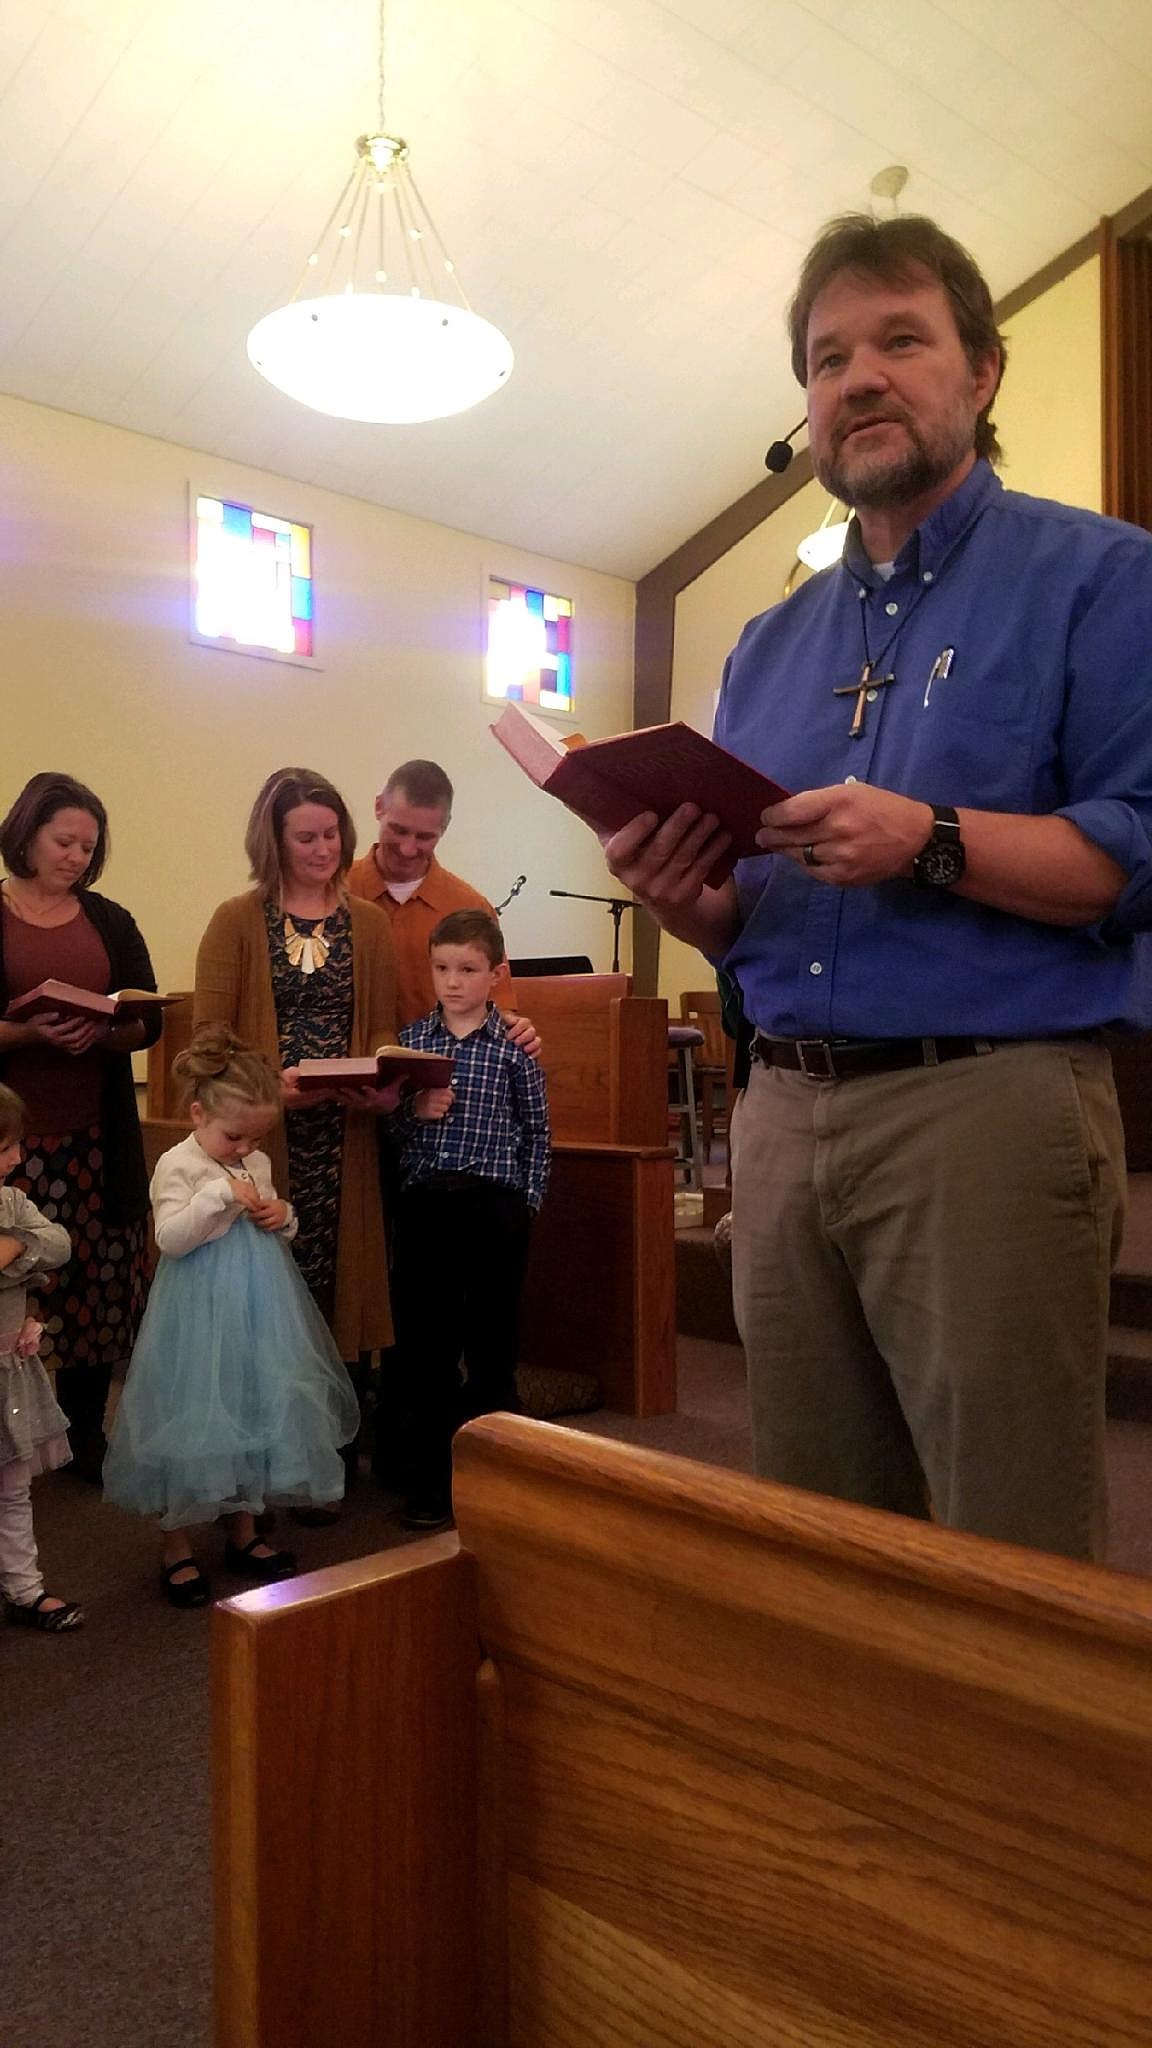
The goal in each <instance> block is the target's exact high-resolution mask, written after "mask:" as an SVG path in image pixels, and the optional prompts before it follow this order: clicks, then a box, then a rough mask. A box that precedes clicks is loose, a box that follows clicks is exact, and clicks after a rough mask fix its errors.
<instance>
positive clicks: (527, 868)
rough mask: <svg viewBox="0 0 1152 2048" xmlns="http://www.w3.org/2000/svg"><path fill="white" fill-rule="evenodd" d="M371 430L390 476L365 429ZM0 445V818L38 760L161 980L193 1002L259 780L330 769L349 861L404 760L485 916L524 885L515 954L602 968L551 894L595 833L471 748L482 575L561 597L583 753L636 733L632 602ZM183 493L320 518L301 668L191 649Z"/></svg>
mask: <svg viewBox="0 0 1152 2048" xmlns="http://www.w3.org/2000/svg"><path fill="white" fill-rule="evenodd" d="M365 431H366V432H372V431H379V432H380V433H381V435H382V438H381V441H380V447H381V455H382V459H384V457H385V456H386V450H387V440H386V438H385V437H384V435H385V430H373V429H366V430H365ZM0 451H2V452H0V478H2V496H0V616H2V617H3V620H4V722H3V753H2V761H3V775H2V778H0V806H2V807H3V808H6V807H7V805H8V803H9V802H10V801H11V800H12V798H13V797H14V796H15V794H16V793H17V791H18V790H19V789H20V788H21V786H22V784H23V783H24V781H25V780H26V778H27V777H28V776H29V775H31V774H33V773H34V772H35V771H36V770H38V769H43V768H49V767H51V768H61V769H64V770H66V771H68V772H69V773H71V774H74V775H77V776H79V777H80V778H81V779H82V780H83V781H85V782H88V783H90V784H91V786H92V787H93V788H94V789H96V791H97V792H98V793H99V794H100V796H101V797H102V798H103V799H104V801H105V803H106V804H107V806H108V809H109V813H110V817H111V825H112V837H113V845H114V852H113V858H112V861H111V863H110V865H109V867H108V869H107V872H106V880H105V882H104V883H103V884H102V885H101V886H102V887H106V888H107V890H108V893H109V894H110V895H113V896H115V897H117V898H119V899H120V900H121V901H123V902H125V903H126V904H127V905H128V906H129V908H130V909H131V910H132V912H133V914H134V915H135V917H136V918H137V921H138V922H139V924H140V925H141V927H142V929H143V931H144V933H145V936H146V937H147V939H148V942H149V945H150V947H151V949H152V954H153V960H154V963H155V966H156V970H157V974H158V977H159V981H160V986H161V987H162V988H163V987H183V986H185V985H187V983H188V979H189V976H190V974H191V972H192V965H193V959H194V955H195V949H196V943H197V940H198V938H199V934H200V932H201V930H202V928H203V926H204V924H205V922H206V920H207V917H208V915H209V913H210V911H211V910H212V908H213V906H214V905H215V904H216V903H217V902H218V901H219V900H220V899H221V898H222V897H223V896H226V895H230V894H233V893H234V892H235V891H237V890H238V889H241V888H243V887H244V885H245V880H246V866H245V862H244V857H243V851H242V840H243V833H244V822H245V818H246V816H247V813H248V809H249V806H250V804H251V802H252V798H253V796H254V795H255V793H256V790H257V788H258V786H259V784H260V783H261V781H262V780H263V778H264V776H265V775H266V774H267V773H268V772H269V771H270V770H271V769H273V768H276V767H279V766H283V765H286V764H289V763H292V764H301V765H305V766H308V767H312V768H316V769H318V770H320V771H321V772H322V773H324V774H326V775H328V776H330V777H331V779H332V780H333V781H334V782H335V783H336V785H337V787H338V788H340V789H341V790H342V791H343V793H344V795H345V797H346V798H347V800H348V803H349V804H350V806H351V807H352V810H353V813H354V815H355V817H356V819H357V821H358V823H359V825H360V828H361V844H362V846H363V845H365V844H367V842H368V839H369V837H370V835H371V832H372V829H373V820H372V800H373V797H374V795H375V793H376V791H377V789H378V788H379V786H380V784H381V782H382V781H383V780H384V777H385V775H386V773H387V771H388V770H389V769H390V768H391V767H393V766H395V765H396V764H397V763H398V762H400V761H402V760H405V759H408V758H411V757H412V756H415V755H424V756H430V757H432V758H433V759H435V760H438V761H440V762H441V763H442V764H443V766H444V767H445V768H446V769H447V771H448V773H449V775H450V776H451V777H452V780H453V782H454V783H455V784H456V790H457V797H456V815H455V818H454V821H453V824H452V826H451V829H450V831H449V833H448V835H447V838H446V839H445V841H444V846H443V853H444V857H445V860H446V861H447V863H448V865H449V866H450V867H452V868H454V869H456V870H457V872H459V873H461V874H463V875H465V876H467V878H468V879H469V880H470V881H472V882H473V883H475V885H476V886H477V887H478V888H480V889H483V890H484V891H485V893H486V894H488V895H489V896H490V897H492V898H493V900H495V901H498V900H499V899H500V897H502V896H504V895H505V894H506V893H507V890H508V888H509V886H510V884H511V882H512V881H513V880H514V878H515V877H516V875H518V874H519V873H521V872H524V873H526V874H527V875H528V878H529V886H528V888H526V889H525V890H524V891H523V893H522V894H521V895H520V897H519V898H518V899H517V901H516V902H515V903H514V904H512V905H511V906H510V907H509V909H508V911H507V912H506V914H505V920H504V922H505V933H506V938H507V942H508V945H509V949H510V951H511V952H513V953H529V954H530V953H545V952H547V953H551V952H557V951H559V952H584V951H586V952H589V953H590V954H591V955H592V959H593V962H594V964H595V965H596V966H598V967H601V968H606V967H607V966H608V964H609V962H610V959H611V950H610V947H611V924H610V921H609V918H608V914H607V912H606V911H599V910H597V909H596V907H595V906H594V905H584V904H578V903H571V904H559V903H554V902H552V901H551V900H550V899H549V896H548V894H547V891H548V889H549V887H559V888H568V889H577V890H587V891H589V892H593V893H596V892H599V893H608V888H609V877H608V875H607V873H606V870H605V868H604V864H603V860H602V858H601V856H600V851H599V848H598V847H597V845H596V842H595V840H594V838H593V837H592V835H591V834H590V833H589V832H588V831H587V830H586V829H585V828H584V827H583V826H581V825H579V824H578V823H577V822H576V820H575V819H574V818H571V817H570V816H569V814H568V813H567V811H565V810H564V809H563V807H562V806H561V805H560V804H557V803H554V802H553V801H552V800H551V799H550V798H548V797H545V796H543V795H541V794H540V793H539V792H538V791H536V790H535V789H533V787H532V786H531V784H530V783H528V781H527V780H526V778H525V777H524V776H523V775H522V774H521V773H520V771H519V769H517V768H516V767H515V766H514V765H513V763H512V762H511V761H510V760H509V759H508V758H507V756H506V755H505V754H504V753H503V751H502V749H501V748H500V747H499V746H498V745H497V743H496V741H495V740H493V739H491V738H490V737H489V735H488V732H487V730H486V728H487V727H488V725H489V724H490V723H491V721H492V719H493V718H494V717H495V716H496V715H497V714H496V709H495V708H494V707H492V706H489V705H486V704H485V703H484V702H483V700H482V697H481V655H480V648H481V633H482V602H483V578H484V576H485V574H486V573H487V572H488V571H492V572H495V573H496V574H500V575H505V576H506V575H509V574H512V575H514V576H520V577H525V578H528V579H530V580H539V581H541V582H543V584H544V585H545V586H546V587H549V588H552V589H555V590H557V591H558V592H559V593H560V594H561V595H564V596H570V597H572V598H573V599H574V601H575V608H576V632H577V640H576V646H577V656H576V659H577V689H578V691H579V702H578V722H579V724H580V727H581V729H582V730H583V731H585V732H586V733H588V734H589V735H599V734H603V733H611V732H618V731H620V730H621V729H622V728H624V727H626V726H628V725H629V724H630V723H631V689H632V681H631V671H632V622H633V590H632V586H631V584H629V583H625V582H622V581H619V580H617V579H615V578H613V577H609V576H603V575H599V574H597V573H595V572H593V571H590V570H586V569H575V568H571V567H569V566H567V565H565V564H562V563H558V562H553V561H549V560H547V559H546V558H544V557H541V556H537V555H529V554H523V553H519V552H517V551H516V550H514V549H512V548H507V547H501V546H497V545H496V544H494V543H489V542H486V541H484V540H480V539H477V538H475V537H474V536H472V535H470V534H466V533H458V532H455V531H452V530H450V529H448V528H446V527H440V526H433V525H430V524H428V523H426V522H424V521H421V520H417V519H409V518H406V517H404V516H402V515H400V514H398V513H394V512H387V511H383V510H381V509H380V508H378V507H376V506H374V505H368V504H365V503H363V502H361V501H359V500H356V499H351V498H344V497H340V496H338V495H336V494H335V493H333V492H330V491H323V490H318V489H315V488H313V487H311V486H308V485H304V484H299V483H292V482H288V481H285V480H284V479H281V478H278V477H275V476H269V475H267V474H265V473H263V472H260V471H257V470H249V469H245V468H242V467H240V466H239V465H237V464H234V463H229V462H224V461H220V460H217V459H215V458H213V457H209V456H202V455H197V454H195V453H192V452H190V451H189V450H187V449H183V448H179V447H175V446H173V445H171V444H170V443H167V442H162V441H154V440H150V439H147V438H145V437H144V436H142V435H139V434H130V433H126V432H123V431H121V430H119V429H117V428H113V427H106V426H100V425H97V424H95V423H94V422H92V421H89V420H83V419H78V418H74V417H72V416H71V415H69V414H65V413H59V412H54V411H51V410H49V409H48V408H46V407H41V406H35V405H27V404H24V403H22V402H20V401H18V400H14V399H4V398H0ZM190 482H192V483H193V484H194V485H195V486H196V487H197V488H199V489H200V490H203V491H209V492H213V493H217V494H223V495H226V496H234V497H238V498H240V499H243V500H246V501H247V502H249V503H253V504H256V505H258V506H259V507H260V508H261V509H262V510H265V511H271V512H277V513H282V514H285V515H286V516H288V517H290V518H294V519H300V520H305V521H308V522H310V523H311V524H312V525H313V526H314V528H315V546H316V574H317V586H318V598H317V606H318V621H317V628H318V652H319V654H320V658H321V660H322V662H323V668H322V669H321V670H313V669H308V668H298V667H293V666H291V665H288V664H285V663H282V662H274V661H265V660H259V659H256V658H253V657H245V656H243V655H239V654H232V653H225V652H222V651H220V650H219V649H216V648H206V647H200V646H196V645H193V644H192V643H191V642H190V641H189V638H188V615H189V614H188V568H187V562H188V540H187V521H188V486H189V483H190ZM565 729H566V728H564V727H562V726H561V727H558V730H565Z"/></svg>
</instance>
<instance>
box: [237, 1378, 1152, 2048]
mask: <svg viewBox="0 0 1152 2048" xmlns="http://www.w3.org/2000/svg"><path fill="white" fill-rule="evenodd" d="M457 1441H458V1448H459V1455H458V1461H457V1481H456V1498H457V1509H458V1521H459V1532H460V1545H461V1547H460V1548H459V1549H458V1550H456V1549H454V1547H453V1544H452V1540H451V1539H448V1538H440V1539H436V1544H435V1546H431V1545H428V1544H419V1545H416V1546H414V1547H412V1548H411V1549H409V1550H408V1551H407V1552H404V1553H396V1552H392V1553H389V1554H388V1555H387V1556H385V1557H382V1558H378V1559H368V1560H364V1561H362V1563H361V1564H360V1565H358V1566H343V1567H339V1568H338V1569H337V1571H336V1572H329V1573H322V1574H318V1575H317V1576H316V1577H315V1578H313V1579H311V1580H303V1581H300V1582H298V1583H297V1584H296V1585H295V1586H284V1587H278V1588H275V1589H272V1590H270V1591H267V1592H260V1593H255V1594H249V1595H246V1596H244V1597H243V1598H242V1599H240V1600H238V1601H234V1602H230V1603H228V1604H227V1605H226V1606H224V1607H222V1608H219V1609H218V1610H217V1614H216V1629H217V1641H216V1684H217V1689H218V1694H217V1697H218V1714H217V1724H216V1740H217V1757H218V1772H219V1776H218V1786H219V1788H220V1793H219V1804H218V1816H219V1853H220V1862H219V1869H218V1911H219V1961H220V1976H219V1984H220V1994H221V1996H220V2032H219V2035H218V2048H273V2044H274V2048H305V2043H311V2042H313V2041H314V2040H315V2039H317V2038H319V2036H318V2035H316V2034H315V2033H309V2030H308V2029H309V2025H310V2024H312V2025H314V2024H315V2022H316V2019H317V2016H318V2015H321V2014H323V2015H325V2017H326V2018H327V2019H328V2022H329V2030H328V2032H327V2033H326V2034H325V2036H324V2038H330V2039H332V2040H339V2041H340V2042H341V2048H430V2044H432V2043H433V2042H434V2043H435V2048H653V2044H655V2043H657V2042H658V2043H659V2044H660V2048H765V2044H773V2048H775V2044H788V2048H1006V2044H1007V2048H1014V2044H1018V2048H1041V2044H1043V2048H1048V2044H1060V2048H1137V2044H1140V2048H1143V2044H1144V2043H1146V2041H1147V2038H1148V2018H1147V2015H1148V2013H1149V2011H1150V2010H1152V1840H1150V1831H1149V1828H1148V1821H1147V1816H1148V1802H1149V1791H1150V1789H1152V1788H1150V1783H1149V1778H1150V1772H1149V1763H1150V1759H1152V1589H1150V1588H1149V1587H1148V1586H1147V1585H1146V1584H1144V1583H1143V1582H1142V1581H1139V1580H1136V1579H1131V1578H1125V1577H1121V1576H1119V1575H1116V1574H1111V1573H1107V1572H1104V1571H1101V1570H1097V1569H1096V1568H1093V1567H1089V1566H1079V1565H1071V1564H1067V1563H1064V1562H1063V1561H1061V1560H1057V1559H1052V1558H1047V1557H1042V1556H1040V1555H1039V1554H1037V1553H1033V1552H1028V1551H1024V1550H1016V1549H1011V1548H1009V1547H1007V1546H1003V1545H997V1544H992V1543H989V1542H984V1541H980V1540H978V1539H975V1538H964V1537H958V1536H955V1535H951V1534H949V1533H948V1532H946V1531H941V1530H937V1529H933V1528H931V1527H928V1526H921V1525H919V1524H911V1523H908V1522H905V1521H902V1520H899V1519H897V1518H895V1517H888V1516H883V1515H879V1514H874V1513H871V1512H869V1511H866V1510H861V1509H853V1508H849V1507H845V1506H843V1505H842V1504H838V1503H834V1502H829V1501H824V1500H821V1499H819V1498H818V1497H816V1496H812V1495H806V1494H802V1493H799V1492H794V1491H791V1490H789V1489H785V1488H778V1487H772V1486H768V1485H763V1484H760V1483H758V1482H756V1481H753V1480H750V1479H744V1478H737V1477H733V1476H732V1475H729V1474H725V1473H721V1472H719V1471H716V1470H714V1469H711V1468H708V1467H705V1466H699V1465H694V1464H692V1463H690V1462H686V1461H684V1460H680V1459H671V1458H661V1457H656V1456H653V1455H652V1454H650V1453H646V1452H642V1451H638V1450H636V1449H633V1448H630V1447H628V1446H625V1445H620V1444H613V1443H609V1442H606V1441H603V1440H599V1439H595V1438H589V1437H585V1436H583V1435H578V1434H576V1433H575V1432H570V1431H566V1430H555V1429H547V1428H545V1427H542V1426H541V1425H538V1424H532V1423H527V1422H523V1421H520V1420H517V1419H513V1418H510V1417H492V1418H488V1419H486V1420H485V1421H482V1422H479V1423H476V1424H473V1425H471V1426H470V1427H469V1428H468V1429H467V1430H466V1431H465V1432H464V1433H463V1435H462V1437H461V1438H459V1439H458V1440H457ZM342 1575H343V1576H342ZM473 1587H474V1597H475V1600H476V1603H477V1604H476V1609H475V1622H473V1620H472V1618H471V1609H470V1604H469V1603H470V1601H471V1599H472V1598H473ZM473 1627H474V1628H475V1635H474V1636H472V1637H471V1638H470V1648H469V1647H468V1644H467V1643H466V1644H465V1647H463V1648H462V1640H463V1639H465V1638H468V1636H469V1631H470V1630H471V1629H472V1628H473ZM430 1659H432V1660H435V1659H440V1660H442V1669H443V1685H442V1687H439V1686H438V1685H437V1683H436V1681H435V1679H430V1676H429V1660H430ZM469 1672H470V1673H471V1682H469V1680H468V1673H469ZM433 1699H434V1700H436V1701H437V1706H436V1710H435V1712H434V1713H433V1712H432V1711H431V1707H430V1702H431V1701H432V1700H433ZM280 1703H283V1722H282V1723H281V1705H280ZM254 1717H255V1718H254ZM473 1773H474V1775H472V1774H473ZM365 1813H367V1814H369V1815H370V1816H371V1825H368V1824H367V1823H366V1822H365V1819H364V1815H365ZM345 1814H346V1815H347V1816H348V1817H349V1818H348V1828H349V1832H348V1834H347V1835H346V1836H344V1835H341V1833H340V1830H339V1827H338V1825H337V1819H336V1816H337V1815H345ZM469 1814H473V1815H474V1817H475V1834H474V1835H473V1834H470V1833H469V1819H468V1816H469ZM390 1829H391V1830H392V1833H391V1836H390V1835H389V1833H388V1830H390ZM441 1831H443V1832H441ZM433 1841H440V1842H447V1841H451V1842H452V1844H453V1856H454V1858H455V1864H454V1868H455V1876H456V1880H457V1881H456V1883H455V1885H453V1884H452V1883H451V1882H449V1877H448V1874H447V1872H446V1870H445V1867H444V1865H443V1863H439V1864H436V1863H435V1862H434V1864H433V1867H432V1868H431V1870H430V1869H429V1865H428V1858H429V1855H430V1854H431V1850H430V1847H429V1844H430V1843H431V1842H433ZM473 1866H474V1868H475V1877H476V1891H475V1894H474V1899H475V1906H474V1910H473V1905H472V1900H473V1894H472V1892H471V1890H470V1886H471V1882H472V1876H473ZM302 1868H306V1869H307V1873H308V1883H307V1885H304V1884H303V1883H302V1882H297V1881H296V1879H295V1878H292V1880H291V1882H290V1883H289V1884H288V1886H287V1888H285V1885H284V1882H283V1880H284V1873H285V1871H286V1870H287V1872H288V1873H289V1874H290V1875H291V1873H293V1872H296V1873H298V1872H299V1871H300V1870H301V1869H302ZM421 1886H426V1887H427V1889H426V1892H425V1894H424V1896H423V1897H421V1894H420V1887H421ZM238 1907H239V1908H240V1910H239V1911H238V1910H237V1908H238ZM422 1907H424V1908H425V1910H421V1908H422ZM349 1929H351V1930H353V1933H352V1936H351V1938H350V1937H349V1933H348V1930H349ZM449 1990H450V1991H451V1999H449V1995H448V1994H449ZM437 2001H438V2003H437ZM299 2015H303V2017H299Z"/></svg>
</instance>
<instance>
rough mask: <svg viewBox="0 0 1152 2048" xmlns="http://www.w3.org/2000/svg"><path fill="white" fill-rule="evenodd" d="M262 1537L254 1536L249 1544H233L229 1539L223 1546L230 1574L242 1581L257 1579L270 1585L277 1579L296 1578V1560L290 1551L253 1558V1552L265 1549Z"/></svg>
mask: <svg viewBox="0 0 1152 2048" xmlns="http://www.w3.org/2000/svg"><path fill="white" fill-rule="evenodd" d="M266 1547H267V1546H266V1545H265V1543H264V1538H263V1537H262V1536H254V1537H253V1538H252V1541H251V1543H233V1541H232V1539H231V1537H229V1538H228V1541H227V1542H226V1543H225V1545H224V1562H225V1564H226V1565H227V1567H228V1569H229V1571H230V1572H236V1573H237V1575H238V1576H239V1577H240V1578H242V1579H259V1580H261V1581H262V1582H263V1583H264V1584H266V1585H272V1584H274V1583H275V1581H276V1580H277V1579H291V1578H295V1576H296V1559H295V1556H294V1555H293V1553H292V1551H290V1550H273V1551H271V1552H270V1553H269V1555H268V1556H267V1557H254V1556H253V1552H254V1551H256V1550H260V1549H262V1548H266Z"/></svg>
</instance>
